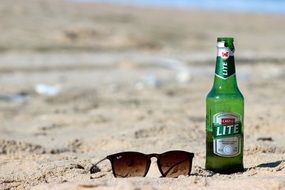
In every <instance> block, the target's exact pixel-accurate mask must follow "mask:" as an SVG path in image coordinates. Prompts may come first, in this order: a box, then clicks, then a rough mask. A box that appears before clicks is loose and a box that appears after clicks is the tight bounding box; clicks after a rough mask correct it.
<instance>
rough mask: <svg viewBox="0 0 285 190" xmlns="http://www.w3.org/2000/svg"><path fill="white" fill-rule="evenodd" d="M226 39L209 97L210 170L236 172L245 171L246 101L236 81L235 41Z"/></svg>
mask: <svg viewBox="0 0 285 190" xmlns="http://www.w3.org/2000/svg"><path fill="white" fill-rule="evenodd" d="M228 39H230V40H229V41H227V40H228ZM222 40H224V41H220V42H219V40H218V56H217V61H216V71H215V79H214V85H213V87H212V89H211V90H210V92H209V93H208V95H207V98H206V169H209V170H212V171H215V172H219V173H233V172H238V171H243V145H244V140H243V139H244V138H243V132H244V129H243V121H244V98H243V95H242V93H241V92H240V91H239V89H238V86H237V82H236V75H235V65H234V56H233V52H234V47H233V40H232V38H226V39H224V38H222ZM231 40H232V41H231ZM227 43H228V44H227ZM231 43H232V46H231Z"/></svg>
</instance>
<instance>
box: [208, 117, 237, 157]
mask: <svg viewBox="0 0 285 190" xmlns="http://www.w3.org/2000/svg"><path fill="white" fill-rule="evenodd" d="M213 121H214V123H213V151H214V154H216V155H218V156H222V157H233V156H237V155H239V154H240V153H241V140H242V139H241V138H242V131H241V130H242V124H241V116H240V115H239V114H236V113H224V112H221V113H217V114H215V115H214V118H213Z"/></svg>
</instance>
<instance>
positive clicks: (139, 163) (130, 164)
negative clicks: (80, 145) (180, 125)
mask: <svg viewBox="0 0 285 190" xmlns="http://www.w3.org/2000/svg"><path fill="white" fill-rule="evenodd" d="M152 157H155V158H156V159H157V166H158V169H159V171H160V173H161V175H162V177H178V176H180V175H190V173H191V168H192V160H193V157H194V153H191V152H185V151H181V150H173V151H168V152H165V153H162V154H155V153H154V154H143V153H140V152H120V153H117V154H112V155H109V156H107V157H106V158H104V159H102V160H100V161H99V162H97V163H96V164H94V165H93V166H92V167H91V169H90V173H97V172H100V171H101V170H100V169H99V168H98V167H97V165H98V164H99V163H100V162H102V161H104V160H106V159H108V160H110V162H111V165H112V171H113V175H114V176H115V177H145V176H146V174H147V172H148V170H149V167H150V164H151V158H152Z"/></svg>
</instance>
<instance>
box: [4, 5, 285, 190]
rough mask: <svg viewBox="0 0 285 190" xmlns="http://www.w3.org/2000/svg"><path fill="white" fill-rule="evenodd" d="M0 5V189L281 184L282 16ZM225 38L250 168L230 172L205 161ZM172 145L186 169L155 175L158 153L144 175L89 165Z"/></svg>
mask: <svg viewBox="0 0 285 190" xmlns="http://www.w3.org/2000/svg"><path fill="white" fill-rule="evenodd" d="M12 5H13V6H12ZM0 9H1V11H0V14H1V15H0V22H1V26H0V32H1V35H0V50H1V52H0V73H1V75H0V89H1V91H0V110H1V111H0V118H1V125H0V189H36V190H45V189H60V190H64V189H103V190H104V189H108V190H109V189H130V190H138V189H142V190H157V189H161V190H162V189H175V190H178V189H254V190H255V189H276V190H277V189H285V161H284V160H285V138H284V132H285V128H284V116H285V115H284V114H285V107H284V105H285V99H284V92H285V85H284V80H285V56H284V54H283V52H284V51H285V45H284V44H285V38H284V37H283V36H284V31H285V25H282V24H280V23H282V22H283V21H284V18H285V16H284V15H283V16H282V15H265V14H253V13H243V14H241V13H232V14H231V13H225V12H222V13H217V12H205V11H204V12H203V11H199V10H178V9H177V10H171V9H158V8H146V7H144V8H137V7H119V6H112V5H107V4H77V3H71V2H67V1H43V0H40V1H39V0H29V1H25V2H24V1H20V0H15V1H8V0H7V1H6V0H3V1H1V5H0ZM223 35H231V36H234V37H235V39H236V42H235V44H236V70H237V78H238V83H239V87H240V90H241V91H242V93H243V95H244V96H245V148H244V165H245V168H246V171H245V172H243V173H235V174H231V175H221V174H217V173H213V172H211V171H207V170H205V169H204V165H205V97H206V94H207V93H208V91H209V90H210V88H211V86H212V83H213V77H214V67H215V66H214V65H215V51H216V48H215V45H216V44H215V43H216V37H217V36H223ZM45 85H48V86H45ZM40 86H41V87H43V86H44V87H46V88H50V89H49V90H55V91H58V92H55V95H53V96H52V95H47V94H45V93H47V92H43V91H40V90H39V87H40ZM44 90H46V89H44ZM175 149H179V150H185V151H189V152H194V153H195V157H194V160H193V168H192V174H191V176H180V177H178V178H161V177H160V174H159V171H158V169H157V166H156V160H155V159H152V165H151V167H150V171H149V173H148V175H147V176H146V177H145V178H141V177H138V178H124V179H120V178H114V177H113V175H112V172H111V166H110V163H109V162H108V161H104V162H102V163H101V164H100V165H99V167H100V168H101V169H102V171H101V172H98V173H96V174H90V172H89V170H90V167H91V166H92V164H94V163H96V162H97V161H98V160H100V159H102V158H104V157H105V156H107V155H109V154H113V153H116V152H120V151H127V150H132V151H140V152H144V153H154V152H155V153H162V152H165V151H168V150H175Z"/></svg>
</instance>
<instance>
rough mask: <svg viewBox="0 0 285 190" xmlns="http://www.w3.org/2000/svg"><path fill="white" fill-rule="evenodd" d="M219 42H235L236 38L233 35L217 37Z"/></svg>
mask: <svg viewBox="0 0 285 190" xmlns="http://www.w3.org/2000/svg"><path fill="white" fill-rule="evenodd" d="M217 41H218V42H225V41H226V42H233V41H234V38H233V37H218V39H217Z"/></svg>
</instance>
